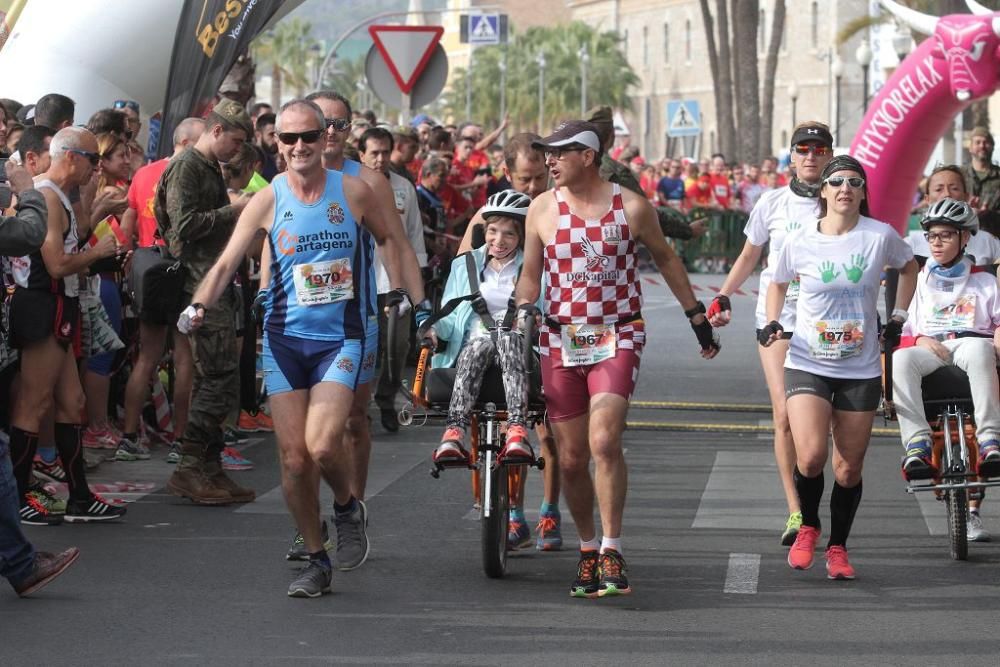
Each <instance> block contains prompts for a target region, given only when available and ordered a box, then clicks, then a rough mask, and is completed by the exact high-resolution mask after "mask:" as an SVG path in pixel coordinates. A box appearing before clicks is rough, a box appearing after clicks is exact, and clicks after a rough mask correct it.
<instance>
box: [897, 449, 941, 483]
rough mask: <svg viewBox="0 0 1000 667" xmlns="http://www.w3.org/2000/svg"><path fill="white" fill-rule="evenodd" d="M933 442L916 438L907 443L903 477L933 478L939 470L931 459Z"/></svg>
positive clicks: (903, 462)
mask: <svg viewBox="0 0 1000 667" xmlns="http://www.w3.org/2000/svg"><path fill="white" fill-rule="evenodd" d="M931 451H932V450H931V443H930V442H929V441H927V440H914V441H913V442H911V443H909V444H908V445H906V453H905V454H903V461H902V466H903V479H905V480H906V481H908V482H909V481H912V480H915V479H933V478H934V477H936V476H937V474H938V471H937V469H936V468H935V467H934V463H933V461H932V459H931Z"/></svg>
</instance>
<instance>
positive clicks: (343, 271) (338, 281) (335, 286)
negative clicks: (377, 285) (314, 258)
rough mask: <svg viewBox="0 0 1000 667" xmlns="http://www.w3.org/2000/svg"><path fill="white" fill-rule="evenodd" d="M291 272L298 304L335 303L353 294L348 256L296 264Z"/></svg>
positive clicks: (352, 279)
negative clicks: (326, 260) (327, 260)
mask: <svg viewBox="0 0 1000 667" xmlns="http://www.w3.org/2000/svg"><path fill="white" fill-rule="evenodd" d="M292 272H293V273H292V275H293V278H294V280H295V296H296V298H297V299H298V302H299V305H300V306H318V305H321V304H326V303H336V302H337V301H344V300H346V299H350V298H351V297H353V296H354V274H352V273H351V260H350V258H347V257H344V258H342V259H334V260H331V261H329V262H312V263H309V264H296V265H295V266H294V267H292Z"/></svg>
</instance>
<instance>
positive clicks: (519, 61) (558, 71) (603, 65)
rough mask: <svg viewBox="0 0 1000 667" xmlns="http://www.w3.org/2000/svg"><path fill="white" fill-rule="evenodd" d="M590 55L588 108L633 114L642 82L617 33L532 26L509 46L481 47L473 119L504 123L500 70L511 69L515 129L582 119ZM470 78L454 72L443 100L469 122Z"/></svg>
mask: <svg viewBox="0 0 1000 667" xmlns="http://www.w3.org/2000/svg"><path fill="white" fill-rule="evenodd" d="M581 47H586V49H587V52H588V53H589V55H590V62H589V66H588V67H587V99H588V105H596V104H608V105H610V106H613V107H618V108H623V109H631V108H632V102H631V99H630V98H629V96H628V89H629V87H630V86H634V85H636V84H638V83H639V77H638V76H637V75H636V74H635V72H634V71H633V70H632V68H631V67H630V66H629V64H628V60H626V58H625V54H624V53H623V52H622V50H621V38H620V37H619V36H618V35H617V34H615V33H613V32H603V33H602V32H598V31H597V30H595V29H594V28H592V27H590V26H588V25H586V24H585V23H582V22H579V21H575V22H573V23H570V24H568V25H562V26H559V27H558V28H549V27H544V26H542V27H532V28H529V29H528V30H526V31H525V32H524V33H523V34H515V33H514V32H513V31H511V36H510V41H509V43H508V44H506V45H499V46H483V47H477V48H476V50H475V54H474V56H473V60H472V70H471V80H470V82H469V84H470V85H471V86H472V118H471V119H470V120H473V121H475V122H477V123H482V124H484V125H487V126H495V125H496V124H497V123H499V122H500V119H501V118H500V114H501V108H500V82H501V78H502V77H501V71H500V68H501V65H502V64H503V63H505V65H506V71H507V76H506V107H507V108H506V111H507V113H508V114H509V115H510V117H511V126H512V128H514V129H515V130H518V131H521V130H527V129H534V130H537V131H540V132H542V133H546V132H548V130H549V129H550V128H551V127H552V126H554V125H556V124H558V123H559V122H560V121H562V120H566V119H568V118H576V117H579V115H580V95H581V88H582V78H581V74H582V71H581V65H580V56H579V53H580V48H581ZM539 53H544V54H545V62H546V65H545V81H544V123H545V125H546V127H544V128H537V127H536V126H537V125H538V76H539V67H538V62H537V58H538V54H539ZM466 76H467V71H466V69H464V68H456V69H455V70H453V71H452V72H451V73H450V76H449V88H448V90H447V91H446V93H445V95H444V103H443V108H444V111H445V113H447V114H449V115H451V116H452V117H454V118H458V119H463V120H464V119H465V115H466V114H465V108H466Z"/></svg>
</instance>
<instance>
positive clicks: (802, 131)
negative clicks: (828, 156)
mask: <svg viewBox="0 0 1000 667" xmlns="http://www.w3.org/2000/svg"><path fill="white" fill-rule="evenodd" d="M807 141H813V142H816V143H818V144H823V145H824V146H826V147H827V148H833V135H832V134H830V130H828V129H826V128H825V127H819V126H816V125H813V126H809V125H807V126H805V127H800V128H799V129H797V130H795V133H794V134H792V143H791V145H792V146H795V145H796V144H804V143H806V142H807Z"/></svg>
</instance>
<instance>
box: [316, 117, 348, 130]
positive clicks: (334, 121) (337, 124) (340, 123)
mask: <svg viewBox="0 0 1000 667" xmlns="http://www.w3.org/2000/svg"><path fill="white" fill-rule="evenodd" d="M323 120H325V121H326V126H327V128H331V127H332V128H333V129H334V131H335V132H343V131H344V130H346V129H347V128H349V127H350V126H351V121H350V119H348V118H324V119H323Z"/></svg>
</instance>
